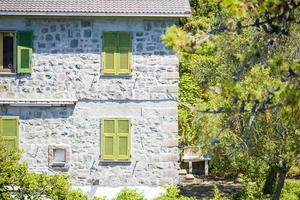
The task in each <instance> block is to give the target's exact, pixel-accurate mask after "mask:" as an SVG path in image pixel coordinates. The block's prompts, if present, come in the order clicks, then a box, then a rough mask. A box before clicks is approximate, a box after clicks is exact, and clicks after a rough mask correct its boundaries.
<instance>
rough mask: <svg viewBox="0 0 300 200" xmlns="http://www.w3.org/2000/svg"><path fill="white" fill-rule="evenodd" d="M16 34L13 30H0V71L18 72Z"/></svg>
mask: <svg viewBox="0 0 300 200" xmlns="http://www.w3.org/2000/svg"><path fill="white" fill-rule="evenodd" d="M15 47H16V34H15V32H11V31H2V32H0V73H1V72H7V73H15V72H16V68H15V66H16V48H15Z"/></svg>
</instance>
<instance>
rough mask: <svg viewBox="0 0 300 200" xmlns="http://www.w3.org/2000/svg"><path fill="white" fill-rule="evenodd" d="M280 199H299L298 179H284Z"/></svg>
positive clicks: (299, 183)
mask: <svg viewBox="0 0 300 200" xmlns="http://www.w3.org/2000/svg"><path fill="white" fill-rule="evenodd" d="M280 199H282V200H298V199H300V181H292V180H288V181H286V183H285V185H284V187H283V190H282V194H281V198H280Z"/></svg>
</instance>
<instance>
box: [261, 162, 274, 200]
mask: <svg viewBox="0 0 300 200" xmlns="http://www.w3.org/2000/svg"><path fill="white" fill-rule="evenodd" d="M276 179H277V170H276V167H274V166H270V167H269V171H268V174H267V178H266V182H265V184H264V188H263V193H264V194H270V195H272V194H273V193H274V190H275V184H276Z"/></svg>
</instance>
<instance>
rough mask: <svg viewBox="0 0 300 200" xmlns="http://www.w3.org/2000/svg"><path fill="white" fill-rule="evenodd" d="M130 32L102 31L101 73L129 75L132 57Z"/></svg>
mask: <svg viewBox="0 0 300 200" xmlns="http://www.w3.org/2000/svg"><path fill="white" fill-rule="evenodd" d="M131 46H132V40H131V33H128V32H104V33H103V50H102V73H103V74H104V75H129V74H130V73H131V57H132V52H131V51H132V50H131V49H132V48H131Z"/></svg>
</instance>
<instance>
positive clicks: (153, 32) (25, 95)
mask: <svg viewBox="0 0 300 200" xmlns="http://www.w3.org/2000/svg"><path fill="white" fill-rule="evenodd" d="M174 23H176V20H174V19H137V18H95V19H85V20H78V19H64V20H63V19H55V18H48V19H42V20H41V19H36V18H26V19H24V18H17V17H14V18H8V17H0V30H31V31H33V35H34V40H33V44H34V46H33V57H32V62H33V65H32V69H33V73H32V74H31V75H20V74H0V99H32V98H40V99H48V98H49V99H66V98H76V99H78V103H77V104H76V105H75V106H67V107H34V108H33V107H9V106H8V107H7V106H6V107H4V106H2V107H1V106H0V116H19V117H20V131H19V138H20V139H19V141H20V147H21V148H22V149H23V150H24V156H23V160H24V161H25V162H28V163H29V167H30V169H32V170H35V171H44V172H48V173H53V172H52V171H51V170H50V168H49V166H48V156H49V155H48V146H49V145H53V144H57V145H69V146H70V148H71V155H70V166H69V168H68V171H67V172H64V173H66V174H68V175H70V177H71V180H72V182H73V183H74V184H76V185H91V184H95V185H100V186H138V185H148V186H158V185H161V184H163V183H170V182H171V183H177V181H178V177H177V174H178V173H177V167H178V163H177V160H178V152H177V132H178V124H177V94H178V58H177V56H176V55H175V54H174V53H173V52H171V51H170V50H168V49H167V48H166V47H165V46H164V44H163V43H162V42H161V40H160V37H161V35H162V34H163V33H164V32H165V30H166V28H167V27H169V26H171V25H173V24H174ZM105 31H128V32H132V33H133V34H132V35H133V43H132V44H133V52H132V62H133V63H132V68H133V70H132V74H131V75H130V76H103V75H102V74H101V51H102V39H101V37H102V33H103V32H105ZM103 117H122V118H130V119H131V121H132V131H131V140H132V143H131V155H132V156H131V160H130V161H129V162H103V161H101V152H100V144H101V141H100V138H101V124H100V123H101V119H102V118H103Z"/></svg>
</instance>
